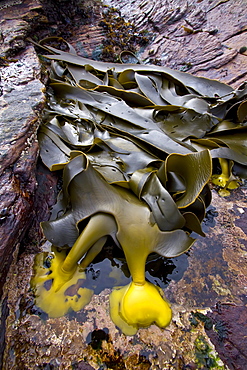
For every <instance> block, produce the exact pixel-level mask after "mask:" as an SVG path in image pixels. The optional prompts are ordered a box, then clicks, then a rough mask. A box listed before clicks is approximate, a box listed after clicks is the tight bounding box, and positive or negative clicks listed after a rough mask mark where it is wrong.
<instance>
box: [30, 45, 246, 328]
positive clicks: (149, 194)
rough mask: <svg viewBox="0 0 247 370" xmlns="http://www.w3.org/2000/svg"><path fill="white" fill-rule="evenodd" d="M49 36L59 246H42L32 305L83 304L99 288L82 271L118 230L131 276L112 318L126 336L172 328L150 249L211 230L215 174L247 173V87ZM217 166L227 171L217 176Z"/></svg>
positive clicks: (50, 231)
mask: <svg viewBox="0 0 247 370" xmlns="http://www.w3.org/2000/svg"><path fill="white" fill-rule="evenodd" d="M49 41H51V40H44V41H42V42H41V45H42V47H43V48H45V50H46V51H48V52H49V54H48V55H45V58H46V60H47V61H48V60H51V63H50V69H49V71H50V81H49V85H48V88H47V107H46V109H45V115H44V122H43V124H42V126H41V127H40V130H39V143H40V154H41V158H42V160H43V162H44V163H45V165H46V166H47V167H48V168H49V169H50V170H52V171H54V170H62V171H63V186H62V190H61V191H60V193H59V195H58V199H57V203H56V204H55V205H54V207H53V209H52V212H51V218H50V220H49V221H45V222H43V223H42V228H43V231H44V234H45V236H46V238H47V239H48V240H50V242H51V243H52V244H53V247H52V248H53V249H52V251H51V252H50V254H49V255H48V256H47V255H44V254H43V255H42V256H38V257H37V263H36V273H35V276H34V278H33V286H34V289H35V290H36V295H37V299H36V304H37V305H38V306H39V307H41V308H42V309H43V310H44V311H46V312H47V313H48V314H49V316H51V317H56V316H61V315H63V314H65V313H66V312H67V311H68V310H70V309H72V310H75V311H77V310H80V309H81V308H83V307H84V306H85V305H86V304H87V303H88V302H89V301H90V299H91V296H92V294H93V292H92V291H91V290H89V289H86V288H85V287H84V281H85V279H86V275H85V271H86V269H87V267H88V265H89V264H90V263H91V262H92V261H93V259H94V258H95V256H96V255H97V254H98V253H99V252H100V251H101V250H102V248H103V247H104V245H105V243H106V241H107V239H108V238H109V237H110V238H111V239H112V240H113V241H114V242H115V244H116V245H117V246H118V247H119V248H121V249H122V250H123V252H124V254H125V258H126V261H127V264H128V268H129V271H130V274H131V276H132V282H131V283H130V284H129V285H127V286H125V287H116V288H115V289H114V290H113V292H112V293H111V295H110V314H111V318H112V320H113V321H114V323H115V324H116V325H117V326H118V327H119V328H120V329H121V330H122V331H123V332H124V333H125V334H127V335H132V334H134V333H136V331H137V330H138V328H139V327H147V326H149V325H151V324H152V323H156V324H157V325H158V326H160V327H165V326H166V325H168V324H169V322H170V320H171V308H170V305H169V303H168V302H167V301H166V299H165V297H164V294H163V292H162V291H161V289H159V288H158V287H155V286H154V285H153V284H151V283H149V282H148V281H146V279H145V263H146V260H147V258H148V256H149V255H150V254H152V253H158V254H160V255H162V256H164V257H167V258H171V257H174V256H178V255H180V254H182V253H184V252H186V251H187V250H188V249H189V248H190V247H191V245H192V244H193V243H194V240H195V239H194V238H192V237H191V235H190V234H191V233H192V232H193V235H196V234H195V233H197V234H199V235H202V236H204V233H203V231H202V228H201V222H202V221H203V219H204V217H205V212H206V208H207V207H208V205H209V204H210V201H211V190H210V187H209V185H208V184H209V181H210V179H212V182H213V183H215V184H216V185H217V186H219V187H221V188H222V192H223V195H225V193H226V192H227V191H228V189H233V188H235V187H237V186H238V185H239V183H240V182H241V179H240V177H239V176H238V173H239V174H241V177H245V175H246V174H247V144H246V143H247V139H246V138H247V130H246V113H247V103H246V95H247V86H245V85H242V86H240V88H239V89H237V90H233V89H232V88H231V87H230V86H228V85H226V84H223V83H221V82H219V81H215V80H209V79H206V78H202V77H196V76H192V75H190V74H188V73H184V72H180V71H173V70H171V69H169V68H166V67H159V66H151V65H141V64H117V63H105V62H99V61H93V60H89V59H86V58H83V57H80V56H78V55H76V53H75V50H74V49H73V48H72V47H71V46H69V45H68V44H66V45H67V47H68V51H62V50H58V49H56V48H54V47H52V46H50V45H48V44H46V42H49ZM217 165H218V166H219V165H221V169H222V173H221V174H220V173H219V174H217V173H214V174H213V176H212V172H213V170H214V169H215V168H216V169H217V168H218V169H217V170H219V172H220V167H217ZM233 172H234V174H233ZM47 258H48V259H49V263H48V264H47V262H46V261H47ZM52 302H53V303H52ZM54 302H56V304H55V303H54ZM56 306H57V307H59V309H57V308H56Z"/></svg>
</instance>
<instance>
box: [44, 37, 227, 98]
mask: <svg viewBox="0 0 247 370" xmlns="http://www.w3.org/2000/svg"><path fill="white" fill-rule="evenodd" d="M44 43H45V40H43V44H44ZM46 49H47V50H50V51H51V52H52V53H53V54H50V55H46V56H45V57H46V58H48V59H49V58H50V59H53V60H60V61H64V62H68V63H71V64H75V65H79V66H91V68H92V69H96V70H98V71H101V72H106V71H107V70H113V71H114V72H116V73H120V72H123V71H124V70H126V69H132V70H133V71H138V72H146V71H147V72H149V73H151V72H154V73H157V72H158V73H162V74H164V75H166V76H168V77H169V78H171V79H172V80H175V81H179V82H180V83H181V84H183V85H184V86H186V87H189V88H190V89H192V90H194V91H196V92H198V93H199V94H201V95H202V96H205V97H212V98H215V97H216V96H221V97H222V99H223V100H224V99H225V100H227V99H230V97H231V94H232V92H233V89H232V88H231V87H230V86H228V85H225V84H224V83H221V82H218V81H216V80H209V79H206V78H203V77H196V76H192V75H190V74H188V73H185V72H180V71H174V70H171V69H170V68H167V67H159V66H150V65H139V64H116V63H108V62H99V61H92V60H90V59H87V58H84V57H80V56H78V55H74V54H70V53H69V52H65V51H62V50H59V49H56V48H54V47H51V46H47V45H46Z"/></svg>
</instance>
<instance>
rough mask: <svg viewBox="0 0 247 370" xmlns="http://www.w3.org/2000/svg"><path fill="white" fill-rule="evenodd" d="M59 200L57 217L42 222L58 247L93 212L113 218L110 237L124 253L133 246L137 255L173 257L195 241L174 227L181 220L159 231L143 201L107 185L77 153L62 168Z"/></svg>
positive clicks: (72, 240)
mask: <svg viewBox="0 0 247 370" xmlns="http://www.w3.org/2000/svg"><path fill="white" fill-rule="evenodd" d="M59 201H60V203H59V204H60V206H61V209H60V210H59V209H58V208H57V209H56V212H57V215H58V216H57V218H56V219H55V220H53V221H46V222H43V223H42V228H43V230H44V234H45V235H46V237H47V239H49V240H50V241H51V242H52V243H54V244H55V245H57V246H60V247H64V246H72V245H73V244H74V243H75V240H76V239H77V238H78V236H79V229H80V227H81V226H80V224H81V225H83V222H84V221H86V222H87V220H88V219H89V218H90V217H91V216H93V215H95V214H107V215H109V214H111V215H112V216H113V217H114V219H115V220H116V223H117V225H118V231H117V233H115V234H114V235H112V237H113V238H114V239H115V241H116V243H117V244H118V243H119V245H121V246H122V248H123V249H124V252H125V253H127V252H128V250H130V251H133V245H135V248H136V251H137V252H136V253H137V254H140V253H142V252H143V253H144V255H146V256H147V255H148V254H150V253H152V252H154V251H156V252H157V253H160V254H161V255H163V256H167V257H172V256H175V255H179V254H181V253H183V252H184V251H185V250H187V249H188V248H189V247H190V246H191V244H192V243H193V241H194V239H192V238H190V237H189V235H188V234H187V233H186V232H185V231H183V230H177V228H178V226H182V223H181V221H179V225H178V224H177V225H175V226H174V230H172V231H169V232H164V231H161V230H160V229H159V227H158V225H156V224H155V223H153V222H152V216H151V211H150V208H149V207H148V205H147V204H146V203H145V202H143V201H140V200H139V199H138V198H137V197H136V196H134V195H133V193H131V192H130V191H129V190H127V189H124V188H121V187H118V186H114V185H110V184H108V183H107V182H106V181H105V180H104V178H103V177H102V176H101V175H100V174H99V173H98V172H97V171H96V170H95V169H94V168H93V167H92V166H91V164H90V162H89V161H88V159H87V157H86V156H85V155H83V154H80V153H78V155H77V156H76V157H74V158H73V159H72V160H71V161H70V162H69V163H68V164H67V165H66V166H65V168H64V183H63V194H62V195H60V200H59ZM174 207H175V205H174ZM180 217H181V216H180ZM181 220H182V217H181ZM177 223H178V221H177ZM135 224H136V226H135ZM64 230H66V233H64ZM95 233H96V235H97V230H95ZM140 234H141V235H143V236H142V237H141V238H140ZM157 248H158V249H157Z"/></svg>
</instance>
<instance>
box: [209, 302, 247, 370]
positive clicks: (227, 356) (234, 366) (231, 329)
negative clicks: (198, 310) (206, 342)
mask: <svg viewBox="0 0 247 370" xmlns="http://www.w3.org/2000/svg"><path fill="white" fill-rule="evenodd" d="M207 316H208V317H209V318H210V319H211V320H212V321H213V328H212V329H211V330H208V331H207V334H208V336H209V337H210V339H211V341H212V342H213V343H214V345H215V347H216V350H217V351H218V353H219V355H220V356H221V358H222V359H223V360H224V362H225V364H226V365H227V366H228V367H229V369H230V370H241V369H243V368H244V366H245V364H246V360H247V353H246V336H247V327H246V320H247V307H246V306H235V305H229V304H221V303H219V304H217V305H216V307H215V308H214V309H213V311H212V312H211V313H208V315H207Z"/></svg>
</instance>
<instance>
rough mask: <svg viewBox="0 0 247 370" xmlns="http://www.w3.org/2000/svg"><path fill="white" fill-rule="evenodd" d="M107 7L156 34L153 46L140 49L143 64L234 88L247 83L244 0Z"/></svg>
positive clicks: (159, 1) (113, 2) (140, 2)
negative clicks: (174, 70) (184, 73)
mask: <svg viewBox="0 0 247 370" xmlns="http://www.w3.org/2000/svg"><path fill="white" fill-rule="evenodd" d="M105 3H106V4H108V5H110V6H112V7H115V8H117V9H119V10H120V11H121V14H122V16H123V17H125V19H126V20H129V21H130V22H133V23H134V24H135V26H136V28H137V30H138V31H144V30H145V31H146V32H147V33H151V34H152V37H153V39H152V42H151V43H150V45H149V46H148V47H147V48H145V50H142V49H140V50H139V57H140V59H142V60H145V62H149V63H150V62H151V63H152V62H158V63H160V64H161V65H165V66H167V67H171V68H174V69H180V70H183V71H189V72H190V73H192V74H195V75H198V76H204V77H207V78H213V79H218V80H221V81H222V82H225V83H228V84H230V85H232V86H239V85H240V83H241V82H243V81H244V80H245V79H246V74H247V69H246V67H247V61H246V56H247V53H246V51H245V52H243V54H241V53H240V49H241V47H244V46H246V32H247V22H246V1H245V0H237V1H234V3H233V2H232V1H229V0H223V1H219V0H213V1H212V0H202V1H185V0H182V1H180V0H174V1H163V0H156V1H145V0H144V1H143V0H137V1H128V0H123V1H121V2H119V1H117V0H105ZM236 71H238V72H237V73H236Z"/></svg>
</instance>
